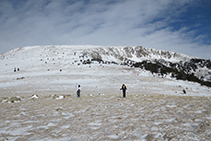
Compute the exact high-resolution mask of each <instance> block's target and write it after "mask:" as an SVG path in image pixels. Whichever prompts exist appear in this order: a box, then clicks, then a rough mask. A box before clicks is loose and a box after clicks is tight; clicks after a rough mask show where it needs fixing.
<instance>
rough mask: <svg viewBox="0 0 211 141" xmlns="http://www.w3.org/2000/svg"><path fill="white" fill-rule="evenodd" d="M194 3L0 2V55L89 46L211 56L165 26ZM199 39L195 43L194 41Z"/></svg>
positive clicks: (145, 0) (140, 0)
mask: <svg viewBox="0 0 211 141" xmlns="http://www.w3.org/2000/svg"><path fill="white" fill-rule="evenodd" d="M196 2H197V1H193V0H181V1H180V0H179V1H174V2H170V1H169V0H158V1H154V0H116V1H112V0H110V1H97V0H90V1H85V0H78V1H71V2H70V1H68V0H60V1H58V0H46V1H43V0H36V1H34V0H26V1H25V2H16V3H12V1H7V0H4V1H1V2H0V4H1V7H0V24H1V27H0V30H1V32H0V53H3V52H5V51H8V50H10V49H13V48H16V47H19V46H28V45H50V44H54V45H55V44H68V45H71V44H93V45H105V46H124V45H126V46H127V45H143V46H144V47H150V48H156V49H163V50H170V51H176V52H181V53H185V54H189V55H193V56H199V57H205V58H211V56H210V54H209V52H210V51H211V49H210V46H208V45H203V44H202V43H201V42H198V41H199V39H200V38H203V37H202V36H198V37H194V38H193V36H192V32H194V31H189V30H188V27H183V28H182V29H180V30H177V31H173V30H172V29H171V27H170V26H169V23H171V22H172V21H174V20H178V19H177V17H178V16H179V15H181V14H182V13H183V12H185V11H186V10H187V5H194V4H195V3H196ZM197 38H198V39H197Z"/></svg>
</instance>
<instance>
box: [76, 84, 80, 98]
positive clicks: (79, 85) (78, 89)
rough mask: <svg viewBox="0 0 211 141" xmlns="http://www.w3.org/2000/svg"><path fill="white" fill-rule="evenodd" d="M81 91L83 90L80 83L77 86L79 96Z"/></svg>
mask: <svg viewBox="0 0 211 141" xmlns="http://www.w3.org/2000/svg"><path fill="white" fill-rule="evenodd" d="M80 92H81V86H80V85H78V87H77V97H80Z"/></svg>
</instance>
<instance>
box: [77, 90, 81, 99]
mask: <svg viewBox="0 0 211 141" xmlns="http://www.w3.org/2000/svg"><path fill="white" fill-rule="evenodd" d="M77 97H80V89H79V90H78V91H77Z"/></svg>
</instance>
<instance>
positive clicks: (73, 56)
mask: <svg viewBox="0 0 211 141" xmlns="http://www.w3.org/2000/svg"><path fill="white" fill-rule="evenodd" d="M0 61H1V63H0V65H1V66H0V67H1V68H2V70H1V72H0V73H1V74H4V72H8V71H13V69H14V70H16V71H17V69H21V70H24V71H30V70H52V69H58V68H59V69H60V70H62V69H67V68H68V67H69V66H71V65H87V64H92V63H94V62H98V63H100V64H102V63H104V64H110V63H112V64H119V65H120V64H121V65H127V66H129V67H141V68H142V69H147V70H149V71H151V72H152V73H159V74H161V70H162V73H163V74H170V73H171V74H172V73H173V72H175V71H177V74H175V75H176V76H177V75H178V74H179V73H181V74H182V76H181V77H183V80H186V79H187V80H189V79H190V77H194V79H191V81H192V80H194V81H195V78H197V79H198V80H197V81H196V82H199V80H200V82H199V83H203V84H208V85H209V82H211V60H205V59H200V58H195V57H191V56H187V55H184V54H179V53H175V52H169V51H161V50H155V49H150V48H144V47H141V46H134V47H102V46H91V45H85V46H83V45H76V46H71V45H70V46H68V45H66V46H65V45H64V46H31V47H21V48H17V49H14V50H11V51H9V52H7V53H4V54H2V55H0ZM137 64H139V65H137ZM150 64H151V65H150ZM152 64H156V65H152ZM147 66H148V68H147ZM159 66H160V67H159ZM153 67H155V68H153ZM162 68H165V71H166V72H163V71H164V69H162ZM167 69H168V71H167ZM170 71H173V72H170ZM163 74H162V75H163ZM184 74H185V75H188V76H184ZM176 76H173V75H172V77H176ZM204 82H205V83H204ZM207 82H208V83H207Z"/></svg>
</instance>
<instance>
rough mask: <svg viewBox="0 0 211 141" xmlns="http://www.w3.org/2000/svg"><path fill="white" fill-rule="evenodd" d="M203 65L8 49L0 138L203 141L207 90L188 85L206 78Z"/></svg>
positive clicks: (134, 54)
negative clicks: (124, 92)
mask: <svg viewBox="0 0 211 141" xmlns="http://www.w3.org/2000/svg"><path fill="white" fill-rule="evenodd" d="M209 61H210V60H204V61H203V59H199V58H193V57H190V56H186V55H182V54H178V53H173V52H165V51H159V50H154V49H147V48H143V47H99V46H33V47H22V48H17V49H14V50H11V51H9V52H7V53H5V54H2V55H1V56H0V67H1V69H0V78H1V79H0V119H1V120H0V140H41V141H42V140H60V141H66V140H144V141H148V140H209V139H210V131H211V124H210V123H211V116H210V115H211V109H210V108H211V105H210V103H211V102H210V101H211V99H210V98H211V90H210V87H208V86H204V85H201V84H200V83H199V82H192V81H190V80H191V79H192V78H196V76H197V78H200V77H199V76H203V77H204V78H203V80H205V79H206V80H209V78H210V74H209V72H210V69H209ZM187 62H189V64H190V67H188V66H189V65H187ZM201 62H202V63H201ZM205 65H207V66H205ZM192 66H196V67H192ZM179 70H182V72H183V73H182V72H181V74H180V73H179V72H180V71H179ZM190 72H193V73H194V75H195V76H194V75H192V76H191V75H190V76H191V77H190V78H189V75H188V73H190ZM172 75H175V76H172ZM179 77H181V79H179ZM185 77H187V79H190V80H189V81H187V80H185V79H186V78H185ZM200 80H201V79H200ZM123 83H124V84H126V86H127V97H126V98H122V92H121V91H120V87H121V86H122V84H123ZM78 84H80V85H81V86H82V89H81V97H80V98H77V97H76V85H78Z"/></svg>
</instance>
